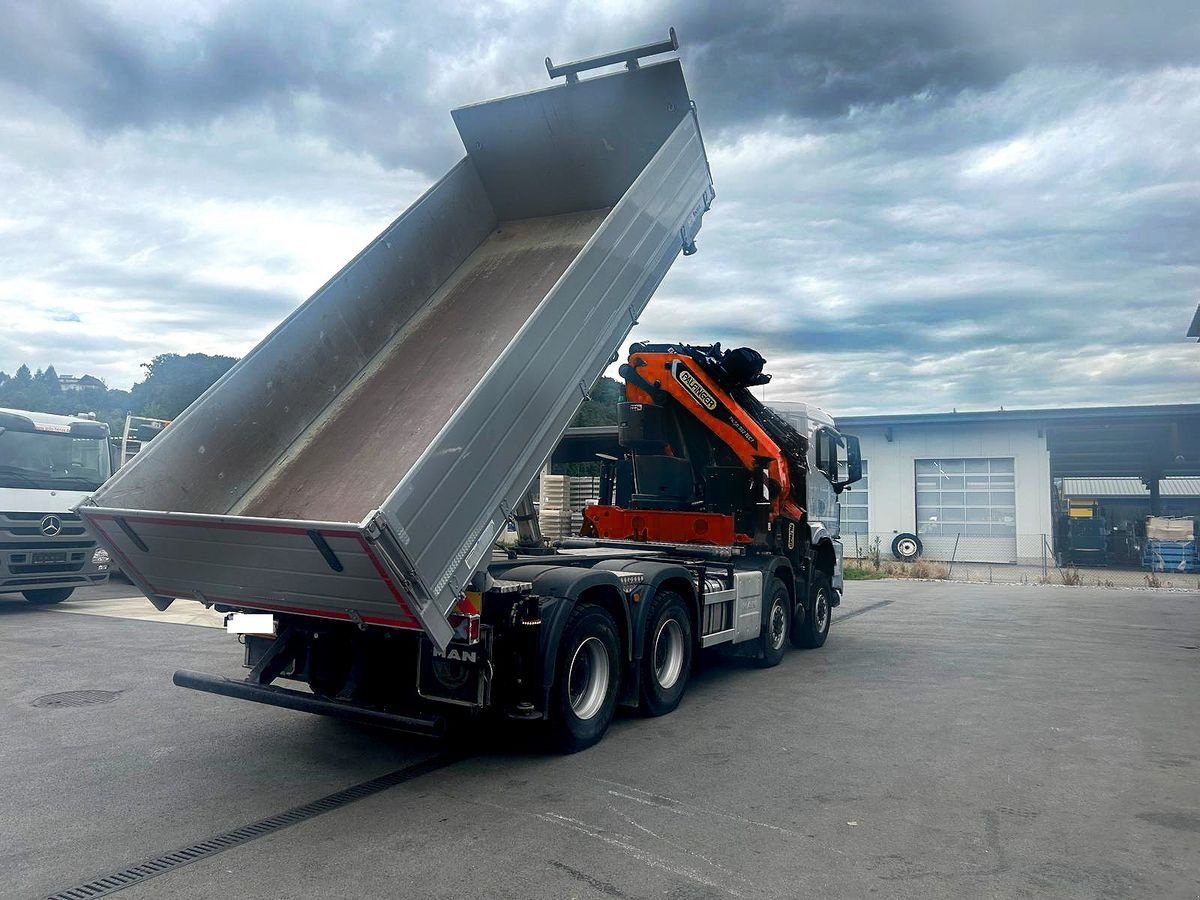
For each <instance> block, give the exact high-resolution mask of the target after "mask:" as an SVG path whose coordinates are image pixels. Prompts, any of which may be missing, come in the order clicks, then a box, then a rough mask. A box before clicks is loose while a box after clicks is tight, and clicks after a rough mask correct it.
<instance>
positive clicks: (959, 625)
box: [0, 582, 1200, 898]
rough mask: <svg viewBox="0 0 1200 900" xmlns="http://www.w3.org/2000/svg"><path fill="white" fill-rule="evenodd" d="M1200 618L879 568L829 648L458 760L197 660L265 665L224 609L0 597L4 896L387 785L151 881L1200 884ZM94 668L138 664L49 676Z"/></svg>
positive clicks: (598, 893) (554, 891)
mask: <svg viewBox="0 0 1200 900" xmlns="http://www.w3.org/2000/svg"><path fill="white" fill-rule="evenodd" d="M81 602H83V601H81ZM1197 647H1200V603H1198V602H1197V599H1196V597H1195V596H1194V595H1192V596H1188V595H1183V594H1170V593H1162V592H1145V591H1121V590H1099V589H1079V588H1052V587H1011V586H999V585H959V584H941V583H920V582H916V583H906V582H873V583H856V584H853V585H851V586H850V590H849V592H848V596H847V600H846V603H845V605H844V606H843V607H842V608H841V609H840V610H839V611H838V619H837V620H835V623H834V630H833V632H832V634H831V636H830V639H829V643H828V644H827V646H826V647H825V648H824V649H823V650H820V651H810V652H792V653H790V654H789V655H788V656H787V657H786V658H785V660H784V662H783V664H782V665H780V666H779V667H778V668H776V669H771V670H768V671H757V670H754V669H752V668H750V667H749V666H746V665H742V664H738V663H734V662H730V663H724V664H720V665H716V666H713V667H711V668H708V669H706V670H705V671H703V672H701V673H699V674H698V675H697V676H696V680H695V682H694V684H693V686H692V690H691V691H690V692H689V694H688V696H687V698H686V699H685V701H684V704H683V706H682V707H680V709H679V710H677V711H676V712H675V713H673V714H672V715H670V716H668V717H666V718H662V719H654V720H640V719H636V718H625V719H623V720H621V721H619V722H618V723H617V724H616V726H615V727H614V728H613V730H612V731H611V732H610V734H609V736H608V737H607V738H606V739H605V741H603V742H602V743H601V744H600V745H599V746H597V747H596V748H594V749H592V750H590V751H587V752H585V753H582V754H578V755H575V756H570V757H548V756H543V755H538V754H535V753H528V752H524V753H522V752H516V751H514V750H512V749H511V748H509V749H505V748H503V747H499V746H495V745H493V746H486V745H484V744H483V743H482V742H481V743H480V744H479V745H478V746H476V747H474V748H473V749H474V750H475V751H477V752H475V754H474V755H472V756H469V757H467V758H465V759H462V760H459V761H454V760H453V759H451V758H447V757H444V756H442V755H441V752H442V751H441V748H440V747H439V746H438V745H436V744H432V743H421V742H418V741H415V740H413V739H409V738H403V737H396V736H391V735H387V734H385V733H382V732H378V731H373V730H368V729H362V728H355V727H352V726H347V725H343V724H339V723H336V722H332V721H327V720H322V719H319V718H314V717H309V716H305V715H301V714H295V713H289V712H286V711H284V710H279V709H273V708H269V707H260V706H256V705H253V704H248V703H242V702H238V701H233V700H227V699H224V698H221V697H214V696H209V695H204V694H198V693H193V692H189V691H182V690H179V689H176V688H173V687H172V686H171V684H170V675H171V672H172V671H173V670H174V669H175V668H183V667H187V668H199V669H204V670H207V671H226V672H233V671H234V670H235V667H236V665H237V662H238V660H237V648H236V646H235V645H231V644H230V643H229V642H228V640H227V639H226V638H225V636H224V635H222V634H221V633H220V632H219V631H217V630H216V629H210V628H200V627H193V626H188V625H171V624H160V623H154V622H143V621H135V620H125V619H114V618H107V617H105V616H95V615H65V614H62V612H61V611H58V610H39V609H34V608H31V607H29V606H27V605H25V604H23V603H21V602H19V601H7V600H0V677H3V679H4V684H5V685H6V690H5V695H4V698H3V700H0V760H3V766H2V767H0V832H2V833H3V840H2V841H0V871H3V872H4V873H5V876H6V877H5V878H4V879H3V880H2V881H0V896H4V897H10V896H11V897H22V898H24V897H45V896H49V895H54V894H56V893H58V892H64V891H66V890H68V889H70V888H72V887H75V886H78V885H81V884H86V883H89V882H94V881H95V880H96V879H98V878H99V877H100V876H104V875H107V874H109V873H120V872H122V871H123V870H130V869H131V868H132V867H135V866H136V865H138V864H139V863H142V862H144V861H146V860H154V859H155V858H157V857H163V856H165V858H167V859H176V860H178V859H179V858H180V857H178V856H175V855H172V854H173V852H174V851H178V850H180V849H184V848H192V851H193V853H194V852H195V847H196V846H201V847H202V846H207V845H205V843H204V842H205V841H206V840H207V839H212V838H214V836H220V835H226V834H227V833H234V834H239V835H242V836H243V837H244V836H245V834H246V832H240V831H237V829H239V828H240V827H241V826H246V825H253V824H254V823H259V822H261V821H262V820H267V819H269V817H271V816H273V815H275V814H277V813H282V812H284V811H286V810H289V809H292V808H294V807H300V806H302V805H303V804H308V803H310V802H311V801H315V800H318V799H320V798H322V797H326V796H327V795H331V794H334V793H335V792H339V791H343V790H344V789H346V788H353V787H355V786H362V785H364V784H365V785H366V787H365V788H363V789H361V790H359V791H358V792H351V793H350V794H343V795H341V798H340V800H338V801H337V802H334V803H332V804H325V805H324V806H321V807H319V808H315V810H314V809H310V810H309V812H310V813H313V812H314V811H315V813H316V814H313V815H310V816H308V817H306V818H305V817H302V818H303V820H302V821H298V822H297V823H296V824H292V825H291V827H287V828H284V829H279V828H275V829H272V828H270V827H267V828H265V829H264V828H260V829H258V830H257V832H256V833H261V834H262V836H260V837H257V838H256V839H254V838H253V835H251V839H248V840H244V841H243V842H241V843H238V844H237V845H236V846H232V848H231V849H227V850H224V852H220V853H216V854H215V855H213V854H209V855H206V854H205V853H200V854H199V855H198V857H197V858H198V861H196V862H192V863H191V864H189V865H182V866H177V867H174V868H171V867H170V866H168V867H167V868H168V871H167V874H163V875H160V876H158V877H155V878H152V879H150V880H145V881H142V882H140V883H135V884H133V886H131V887H129V888H127V889H125V890H123V891H122V892H121V896H122V897H130V898H133V897H147V898H149V897H155V898H159V897H180V898H183V897H187V898H194V897H213V898H217V897H221V898H224V897H230V896H239V897H300V896H406V897H407V896H411V897H477V896H478V897H483V896H487V897H554V898H558V897H635V898H636V897H663V896H672V897H678V896H686V897H724V896H738V897H793V896H802V895H814V896H832V897H864V896H868V895H869V894H871V893H875V894H877V895H878V896H889V897H890V896H902V897H910V896H911V897H928V896H935V897H961V896H1030V895H1043V896H1054V897H1096V896H1113V897H1117V896H1156V897H1159V896H1180V897H1193V896H1195V895H1196V894H1197V893H1198V892H1200V749H1197V748H1200V715H1197V713H1198V712H1200V700H1198V699H1197V698H1198V697H1200V649H1197ZM77 690H88V691H111V692H118V693H116V696H115V699H111V700H109V701H108V702H98V703H89V704H85V705H80V706H71V705H55V704H53V703H51V705H45V701H43V703H42V705H35V704H37V703H38V700H39V698H41V697H44V696H45V695H49V694H54V693H59V692H67V691H77ZM414 765H417V766H422V767H421V768H418V769H412V768H410V767H412V766H414ZM389 774H391V778H392V780H391V781H390V782H386V783H384V784H385V786H384V787H383V788H380V787H379V785H380V784H381V783H380V782H373V783H372V779H377V778H379V777H380V776H388V775H389ZM393 783H394V784H393ZM372 784H373V785H374V788H372ZM386 784H393V786H386ZM372 790H374V792H371V791H372ZM252 830H253V829H252ZM161 862H162V861H161V860H159V863H160V864H161ZM81 896H82V895H81Z"/></svg>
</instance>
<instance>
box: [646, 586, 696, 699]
mask: <svg viewBox="0 0 1200 900" xmlns="http://www.w3.org/2000/svg"><path fill="white" fill-rule="evenodd" d="M692 640H693V638H692V620H691V616H689V615H688V608H687V604H686V603H685V602H684V599H683V598H682V597H681V596H679V594H677V593H675V592H674V591H663V592H662V593H660V594H658V596H656V597H655V598H654V605H653V606H652V607H651V608H650V615H649V616H648V617H647V619H646V643H645V645H644V647H643V649H642V661H641V667H642V671H641V676H642V677H641V679H640V680H641V704H640V705H641V710H642V712H643V713H645V714H646V715H648V716H665V715H666V714H667V713H669V712H671V711H672V710H674V709H675V707H677V706H678V705H679V702H680V701H681V700H682V699H683V694H684V691H686V690H687V683H688V678H689V677H690V676H691V673H692V648H693V643H692Z"/></svg>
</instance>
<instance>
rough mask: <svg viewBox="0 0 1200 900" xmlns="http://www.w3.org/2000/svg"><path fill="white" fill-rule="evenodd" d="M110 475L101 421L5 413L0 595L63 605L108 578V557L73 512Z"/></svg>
mask: <svg viewBox="0 0 1200 900" xmlns="http://www.w3.org/2000/svg"><path fill="white" fill-rule="evenodd" d="M111 474H112V460H111V455H110V453H109V431H108V426H107V425H106V424H104V423H103V422H96V421H92V420H90V419H85V418H78V417H73V416H58V415H51V414H50V413H40V412H31V411H28V410H20V409H0V594H12V593H20V594H23V595H24V597H25V599H26V600H28V601H29V602H30V603H36V604H47V603H61V602H62V601H63V600H66V599H67V598H68V597H69V596H70V595H71V593H72V591H74V590H75V588H77V587H82V586H84V585H88V584H102V583H104V582H105V581H107V580H108V563H109V557H108V551H106V550H104V549H102V548H100V547H98V546H97V545H96V540H95V538H94V537H93V536H92V535H91V533H90V532H89V531H88V530H87V528H86V527H85V526H84V523H83V521H82V520H81V519H80V518H79V516H78V515H77V514H76V513H75V512H74V509H75V507H76V506H78V505H79V504H80V503H81V502H82V501H83V500H84V498H86V497H87V496H88V495H89V494H91V493H92V492H93V491H95V490H96V489H97V488H99V487H100V485H101V484H103V483H104V482H105V480H107V479H108V476H109V475H111Z"/></svg>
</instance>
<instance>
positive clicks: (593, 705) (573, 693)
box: [547, 603, 621, 753]
mask: <svg viewBox="0 0 1200 900" xmlns="http://www.w3.org/2000/svg"><path fill="white" fill-rule="evenodd" d="M620 683H621V642H620V640H618V638H617V624H616V622H614V621H613V617H612V615H610V614H609V612H608V610H606V609H602V608H601V607H599V606H594V605H592V604H590V603H580V604H579V605H577V606H576V607H575V608H574V609H573V610H572V611H571V615H570V617H569V618H568V619H567V624H566V626H565V627H564V628H563V635H562V640H561V642H560V643H559V647H558V659H557V661H556V662H555V668H554V689H553V691H552V693H551V700H550V721H549V722H548V723H547V726H548V729H549V742H550V745H551V746H552V747H553V748H554V749H556V750H558V751H560V752H562V753H577V752H579V751H580V750H586V749H587V748H588V747H591V746H592V745H593V744H595V743H597V742H598V741H599V740H600V739H601V738H602V737H604V733H605V732H606V731H607V730H608V726H609V723H611V722H612V718H613V713H614V712H615V711H616V708H617V690H618V688H619V687H620Z"/></svg>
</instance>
